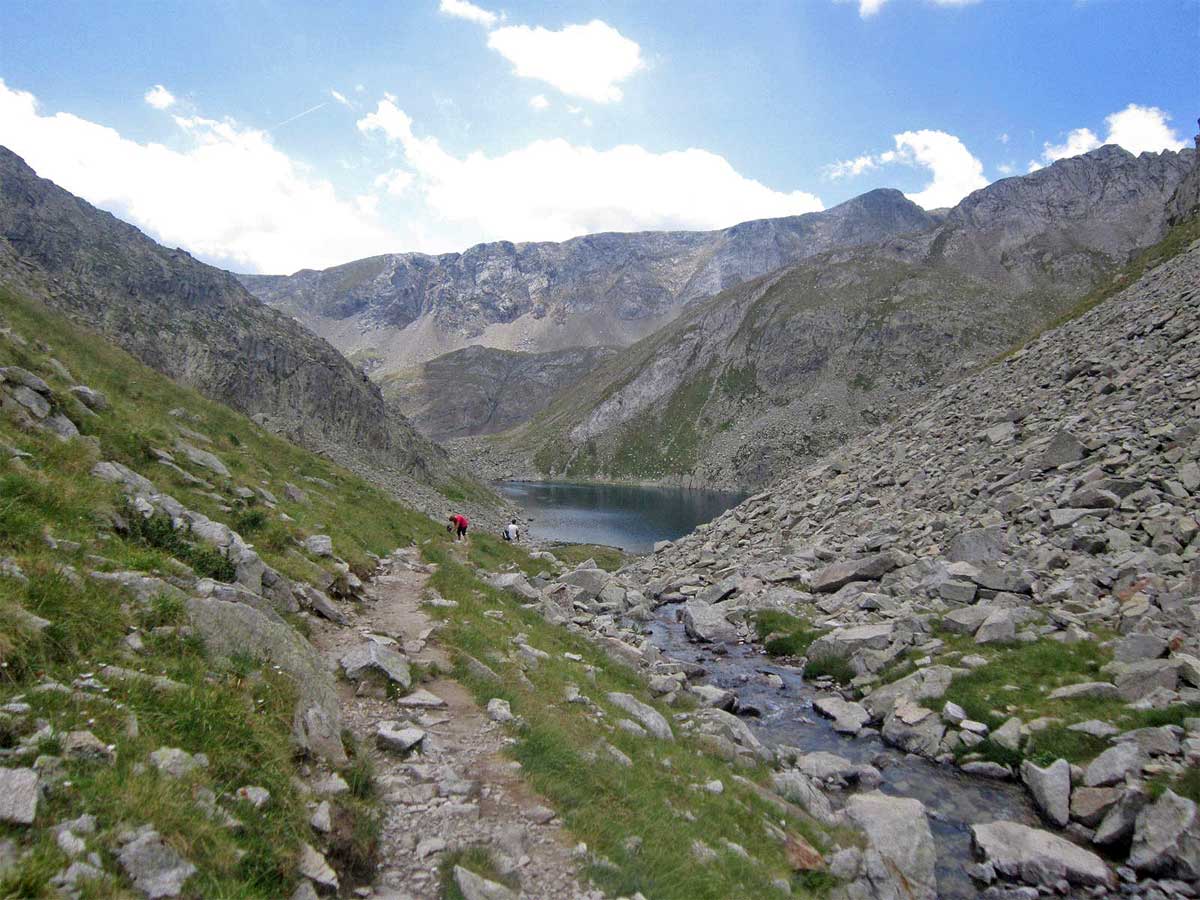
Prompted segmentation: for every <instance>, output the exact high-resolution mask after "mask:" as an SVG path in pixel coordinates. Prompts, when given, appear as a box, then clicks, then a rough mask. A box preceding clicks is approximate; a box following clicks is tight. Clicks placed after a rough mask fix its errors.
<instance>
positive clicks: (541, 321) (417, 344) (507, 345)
mask: <svg viewBox="0 0 1200 900" xmlns="http://www.w3.org/2000/svg"><path fill="white" fill-rule="evenodd" d="M696 189H697V191H701V192H702V191H703V190H704V186H703V185H697V186H696ZM936 222H937V218H936V217H935V216H933V215H931V214H929V213H927V212H926V211H925V210H923V209H921V208H920V207H919V206H917V205H916V204H915V203H912V202H911V201H909V200H907V199H906V198H905V197H904V195H903V194H901V193H900V192H899V191H894V190H878V191H871V192H870V193H867V194H864V195H862V196H861V197H856V198H855V199H853V200H850V201H848V202H846V203H843V204H841V205H840V206H836V207H834V208H833V209H830V210H827V211H825V212H818V213H809V214H806V215H802V216H790V217H787V218H782V219H762V220H759V221H754V222H744V223H742V224H740V225H735V226H733V227H732V228H725V229H722V230H720V231H701V232H693V231H673V232H640V233H633V234H616V233H607V234H591V235H587V236H585V237H580V238H575V239H573V240H569V241H564V242H562V243H524V244H513V243H509V242H499V243H493V244H480V245H478V246H476V247H472V248H471V249H469V250H467V251H466V252H464V253H447V254H443V255H441V256H427V255H425V254H420V253H399V254H392V255H387V256H375V257H371V258H369V259H362V260H359V261H357V262H352V263H348V264H346V265H342V266H336V267H334V268H332V269H325V270H323V271H313V270H311V269H304V270H301V271H299V272H297V273H295V274H294V275H240V276H238V277H239V278H240V279H241V280H242V283H243V284H245V285H246V287H248V288H249V289H250V290H251V291H252V292H253V293H254V294H255V295H256V296H258V297H259V298H260V299H262V300H263V301H264V302H266V303H268V304H270V305H271V306H274V307H275V308H277V309H279V310H282V311H283V312H286V313H288V314H289V315H292V316H295V317H296V318H298V319H299V320H300V321H301V322H303V323H304V324H305V325H307V326H308V327H309V328H311V329H312V330H313V331H315V332H316V333H317V334H319V335H321V336H323V337H325V338H327V339H328V340H329V341H330V342H331V343H333V344H334V346H336V347H337V348H338V349H339V350H341V351H342V352H343V353H346V354H347V355H351V356H353V355H355V354H358V355H361V356H364V357H365V358H369V359H370V360H371V363H372V366H373V367H374V370H375V373H376V374H378V375H384V374H387V373H389V372H394V371H397V370H399V369H402V368H408V367H411V366H414V365H417V364H419V363H422V362H425V361H426V360H429V359H432V358H434V357H436V356H439V355H441V354H444V353H447V352H450V351H453V350H458V349H461V348H462V347H465V346H469V345H472V344H479V345H483V346H486V347H494V348H497V349H505V350H518V351H530V352H545V351H550V350H563V349H567V348H571V347H581V346H582V347H598V346H616V347H624V346H628V345H629V344H632V343H633V342H634V341H636V340H638V339H640V338H643V337H645V336H646V335H648V334H651V333H652V332H654V331H655V330H657V329H658V328H660V327H662V326H663V325H664V324H666V323H667V322H670V321H671V320H672V319H673V318H675V316H677V315H678V314H679V313H680V311H681V310H682V309H683V307H684V306H685V304H687V303H688V302H689V301H693V300H696V299H698V298H702V297H708V296H711V295H713V294H716V293H718V292H720V291H722V290H724V289H725V288H728V287H731V286H733V285H736V284H740V283H742V282H744V281H746V280H748V279H750V278H754V277H757V276H759V275H763V274H765V273H767V272H770V271H773V270H775V269H778V268H779V267H781V266H785V265H789V264H791V263H795V262H798V261H800V260H803V259H806V258H808V257H810V256H814V255H816V254H819V253H823V252H825V251H827V250H831V249H833V248H835V247H847V246H855V245H859V244H868V243H872V242H874V241H878V240H880V239H882V238H885V237H888V236H890V235H894V234H901V233H904V232H907V231H916V230H921V229H926V228H929V227H931V226H932V225H934V224H936Z"/></svg>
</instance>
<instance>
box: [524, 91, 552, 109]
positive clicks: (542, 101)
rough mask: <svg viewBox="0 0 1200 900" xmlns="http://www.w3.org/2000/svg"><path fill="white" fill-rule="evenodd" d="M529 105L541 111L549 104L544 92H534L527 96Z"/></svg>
mask: <svg viewBox="0 0 1200 900" xmlns="http://www.w3.org/2000/svg"><path fill="white" fill-rule="evenodd" d="M529 105H530V106H532V107H533V108H534V109H536V110H538V111H541V110H543V109H546V108H547V107H548V106H549V105H550V101H549V100H547V99H546V95H545V94H534V95H533V96H532V97H530V98H529Z"/></svg>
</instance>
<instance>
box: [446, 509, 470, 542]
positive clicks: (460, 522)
mask: <svg viewBox="0 0 1200 900" xmlns="http://www.w3.org/2000/svg"><path fill="white" fill-rule="evenodd" d="M470 527H471V520H470V519H468V518H467V517H466V516H464V515H463V514H462V513H455V514H454V515H452V516H451V517H450V524H449V525H448V526H447V528H446V530H447V531H449V532H450V533H451V534H453V535H454V540H455V541H456V542H457V541H458V540H460V539H461V540H464V541H465V540H466V539H467V529H468V528H470Z"/></svg>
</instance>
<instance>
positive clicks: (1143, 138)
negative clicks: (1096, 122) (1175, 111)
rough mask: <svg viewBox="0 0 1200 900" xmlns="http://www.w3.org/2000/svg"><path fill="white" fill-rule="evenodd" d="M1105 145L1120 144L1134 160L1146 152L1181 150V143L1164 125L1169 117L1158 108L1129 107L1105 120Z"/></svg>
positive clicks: (1171, 129)
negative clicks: (1106, 128) (1106, 134)
mask: <svg viewBox="0 0 1200 900" xmlns="http://www.w3.org/2000/svg"><path fill="white" fill-rule="evenodd" d="M1104 121H1105V122H1106V123H1107V124H1108V138H1107V139H1106V140H1105V143H1107V144H1120V145H1121V146H1122V147H1124V148H1125V149H1126V150H1128V151H1129V152H1130V153H1132V154H1134V155H1135V156H1136V155H1138V154H1141V153H1145V152H1146V151H1148V150H1149V151H1158V150H1182V149H1183V148H1184V146H1185V145H1184V142H1183V140H1182V138H1180V137H1179V135H1178V134H1176V133H1175V130H1174V129H1173V128H1171V126H1170V125H1168V124H1167V123H1168V122H1170V121H1171V117H1170V116H1169V115H1168V114H1167V113H1166V112H1164V111H1163V110H1161V109H1159V108H1158V107H1157V106H1138V105H1137V104H1136V103H1130V104H1129V105H1128V106H1127V107H1125V108H1124V109H1123V110H1121V111H1120V112H1115V113H1113V114H1112V115H1110V116H1107V117H1105V119H1104Z"/></svg>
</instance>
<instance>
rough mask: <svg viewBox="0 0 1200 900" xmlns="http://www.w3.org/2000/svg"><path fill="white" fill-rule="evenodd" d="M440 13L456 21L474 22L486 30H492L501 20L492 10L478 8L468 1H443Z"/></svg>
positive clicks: (439, 8) (440, 5) (440, 4)
mask: <svg viewBox="0 0 1200 900" xmlns="http://www.w3.org/2000/svg"><path fill="white" fill-rule="evenodd" d="M438 12H440V13H442V14H443V15H446V16H453V17H454V18H456V19H466V20H467V21H468V22H474V23H475V24H476V25H482V26H483V27H484V28H491V27H492V26H493V25H495V24H496V23H497V22H499V21H500V19H501V17H500V16H498V15H497V14H496V13H494V12H492V11H491V10H488V9H484V8H483V7H481V6H476V5H475V4H474V3H469V2H467V0H441V2H440V3H439V4H438Z"/></svg>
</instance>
